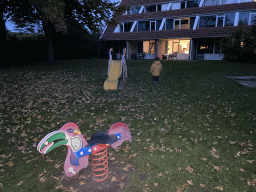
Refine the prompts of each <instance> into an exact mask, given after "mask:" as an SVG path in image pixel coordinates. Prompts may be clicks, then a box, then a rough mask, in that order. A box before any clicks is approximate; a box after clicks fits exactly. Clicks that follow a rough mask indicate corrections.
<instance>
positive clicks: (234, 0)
mask: <svg viewBox="0 0 256 192" xmlns="http://www.w3.org/2000/svg"><path fill="white" fill-rule="evenodd" d="M231 3H237V0H221V4H231Z"/></svg>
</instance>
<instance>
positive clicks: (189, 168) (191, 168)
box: [186, 165, 194, 173]
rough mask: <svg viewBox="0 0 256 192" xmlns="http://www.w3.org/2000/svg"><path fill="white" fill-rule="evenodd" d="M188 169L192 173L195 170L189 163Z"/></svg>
mask: <svg viewBox="0 0 256 192" xmlns="http://www.w3.org/2000/svg"><path fill="white" fill-rule="evenodd" d="M186 170H187V171H189V172H190V173H193V171H194V169H193V167H192V166H189V165H188V166H187V168H186Z"/></svg>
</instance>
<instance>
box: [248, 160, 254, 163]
mask: <svg viewBox="0 0 256 192" xmlns="http://www.w3.org/2000/svg"><path fill="white" fill-rule="evenodd" d="M246 161H248V162H249V163H253V161H255V160H246Z"/></svg>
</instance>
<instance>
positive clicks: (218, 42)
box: [214, 40, 221, 53]
mask: <svg viewBox="0 0 256 192" xmlns="http://www.w3.org/2000/svg"><path fill="white" fill-rule="evenodd" d="M220 45H221V44H220V41H219V40H215V48H214V53H221V48H220V47H221V46H220Z"/></svg>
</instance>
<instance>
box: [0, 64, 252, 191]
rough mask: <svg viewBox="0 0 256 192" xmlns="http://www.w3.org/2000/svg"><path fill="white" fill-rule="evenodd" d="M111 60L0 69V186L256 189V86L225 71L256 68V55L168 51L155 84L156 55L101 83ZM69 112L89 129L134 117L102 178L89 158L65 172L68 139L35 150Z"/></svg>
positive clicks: (23, 188)
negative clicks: (247, 58) (181, 56)
mask: <svg viewBox="0 0 256 192" xmlns="http://www.w3.org/2000/svg"><path fill="white" fill-rule="evenodd" d="M107 63H108V62H107V60H90V61H89V60H70V61H62V62H60V64H59V65H55V66H41V67H39V66H35V67H20V68H10V69H0V74H1V76H0V77H1V79H0V85H1V86H0V91H1V97H0V109H1V110H0V116H1V121H0V122H1V123H0V143H1V148H0V157H1V158H0V190H3V191H6V192H8V191H10V192H13V191H26V192H27V191H65V190H66V191H88V190H85V189H86V187H87V186H89V185H90V186H91V187H94V189H95V190H94V191H96V188H97V187H98V188H97V190H98V189H100V188H101V191H104V190H105V191H111V190H112V191H218V190H220V191H246V192H248V191H255V190H256V187H255V183H256V176H255V174H256V162H255V160H256V157H255V154H256V151H255V149H256V143H255V141H256V138H255V135H256V107H255V104H256V89H255V88H249V87H245V86H243V85H240V84H239V83H238V82H237V81H234V80H232V79H227V78H225V76H226V75H230V76H234V75H239V76H242V75H256V65H242V64H238V63H233V64H232V63H228V62H224V61H201V62H190V61H162V64H163V68H164V72H163V74H162V75H161V76H160V79H159V84H160V85H159V86H156V85H153V82H152V78H151V76H150V74H149V68H150V65H151V64H152V61H143V60H140V61H136V60H128V61H127V63H128V76H129V78H128V80H127V81H126V83H125V84H124V85H123V87H122V89H121V90H118V91H104V90H103V83H104V81H105V79H106V78H107V76H106V73H107V65H108V64H107ZM70 121H72V122H75V123H77V124H78V126H79V127H80V129H81V131H82V133H83V134H84V136H85V137H86V138H87V139H89V137H90V136H91V135H92V134H93V133H94V132H97V131H107V130H108V129H109V127H110V126H111V125H112V124H113V123H115V122H117V121H122V122H125V123H127V124H128V125H129V128H130V130H131V133H132V143H131V144H130V143H129V142H127V141H126V142H124V143H123V144H122V146H121V147H119V148H118V149H116V150H114V149H109V152H110V155H109V166H110V169H112V170H110V171H111V172H110V175H109V178H108V179H107V180H106V181H104V182H102V183H96V184H95V183H94V182H92V179H91V177H90V175H91V171H90V170H91V167H90V166H89V167H88V168H87V169H83V170H82V171H81V173H79V174H78V175H77V176H75V177H74V178H67V177H66V176H65V174H64V172H63V163H64V161H65V158H66V153H67V149H66V147H65V146H61V147H59V148H56V149H54V151H53V152H50V153H49V154H47V155H42V154H40V153H39V152H38V151H37V150H36V147H37V144H38V142H39V141H40V140H41V139H42V138H43V137H44V136H45V135H46V134H47V133H49V132H52V131H54V130H57V129H59V128H60V127H61V126H62V125H63V124H65V123H66V122H70ZM87 176H88V177H87ZM70 181H72V182H70ZM107 186H108V187H107ZM111 186H112V187H113V186H114V187H115V188H114V187H113V188H111Z"/></svg>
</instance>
